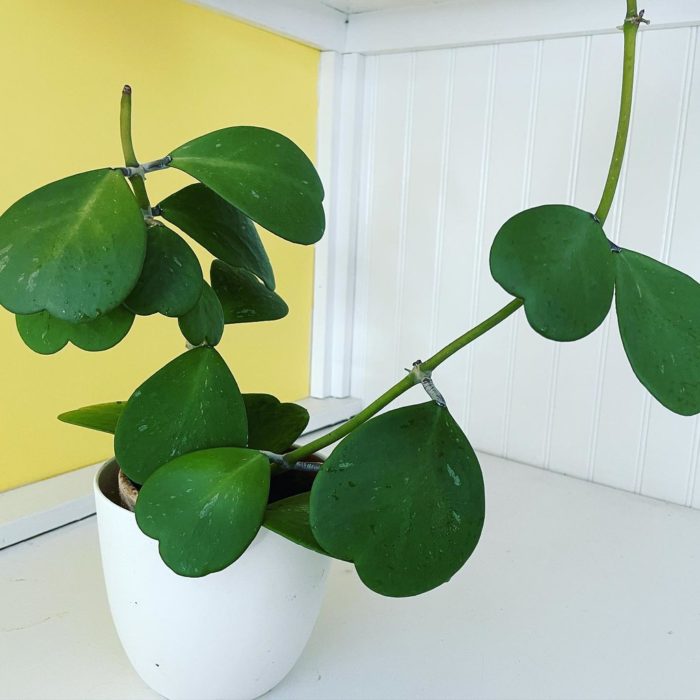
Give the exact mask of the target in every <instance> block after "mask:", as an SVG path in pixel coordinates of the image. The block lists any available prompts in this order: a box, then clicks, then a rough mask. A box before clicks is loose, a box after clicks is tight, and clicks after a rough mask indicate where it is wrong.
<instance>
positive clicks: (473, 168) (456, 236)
mask: <svg viewBox="0 0 700 700" xmlns="http://www.w3.org/2000/svg"><path fill="white" fill-rule="evenodd" d="M453 54H454V66H453V75H452V77H453V84H452V90H451V111H450V115H449V132H448V134H447V138H446V139H445V143H446V145H447V151H446V154H445V160H444V162H443V174H444V176H445V181H444V183H443V186H444V195H443V201H442V210H441V218H440V221H439V222H437V223H439V225H441V230H439V233H438V236H439V237H440V240H441V246H440V251H439V257H438V260H437V264H438V266H437V268H436V271H437V274H436V277H435V282H436V286H435V288H434V290H432V293H433V295H434V296H433V299H432V307H431V311H430V314H431V318H430V320H431V336H430V346H429V348H428V349H427V350H428V351H429V352H431V353H432V352H434V351H435V350H437V349H439V348H441V347H443V346H444V345H446V344H447V343H448V342H450V341H451V340H453V339H454V338H456V337H457V336H459V335H460V334H461V333H463V332H464V330H465V329H466V328H470V327H471V326H473V325H474V323H476V309H475V308H474V307H475V300H476V298H477V295H476V291H477V286H476V280H477V279H478V269H479V265H480V264H481V260H482V255H483V246H482V236H481V232H482V230H483V207H482V205H481V203H482V199H483V192H484V188H485V174H486V172H487V170H486V166H487V163H488V155H489V145H490V137H489V134H490V125H491V114H492V109H493V99H492V96H493V84H494V82H495V69H496V61H495V50H494V49H493V48H492V47H480V48H478V49H473V50H469V51H454V52H453ZM445 299H453V300H454V303H452V304H446V303H444V300H445ZM420 352H421V353H425V354H428V352H427V351H425V350H421V351H420ZM422 359H424V358H422ZM468 359H469V356H468V351H465V352H461V353H458V354H457V355H456V356H453V357H452V358H451V359H450V360H449V361H448V362H446V363H445V364H444V365H442V366H441V368H440V371H439V376H440V380H441V383H443V384H444V385H445V386H446V387H449V393H450V394H451V396H452V397H455V398H453V399H452V401H451V409H452V411H453V413H454V415H455V417H456V419H457V420H458V421H460V422H461V423H462V424H463V423H464V421H465V410H466V406H465V401H464V400H463V399H462V400H460V397H464V396H467V362H468Z"/></svg>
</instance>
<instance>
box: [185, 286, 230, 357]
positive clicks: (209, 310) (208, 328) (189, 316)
mask: <svg viewBox="0 0 700 700" xmlns="http://www.w3.org/2000/svg"><path fill="white" fill-rule="evenodd" d="M177 322H178V325H179V326H180V330H181V331H182V335H184V336H185V338H187V340H189V342H190V343H192V345H202V344H204V343H206V344H207V345H218V343H219V341H220V340H221V336H222V335H223V334H224V310H223V308H221V302H220V301H219V297H217V296H216V293H215V292H214V290H213V289H212V288H211V287H210V286H209V285H208V284H207V283H206V282H204V283H203V286H202V294H201V296H200V297H199V301H198V302H197V303H196V304H195V305H194V307H193V308H191V309H190V310H189V311H188V312H187V313H186V314H185V315H184V316H180V318H179V319H178V321H177Z"/></svg>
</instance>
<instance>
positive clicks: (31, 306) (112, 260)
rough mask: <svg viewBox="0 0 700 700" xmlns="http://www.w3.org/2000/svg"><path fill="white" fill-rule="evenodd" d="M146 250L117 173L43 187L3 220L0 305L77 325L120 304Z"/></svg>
mask: <svg viewBox="0 0 700 700" xmlns="http://www.w3.org/2000/svg"><path fill="white" fill-rule="evenodd" d="M145 253H146V228H145V225H144V222H143V216H142V215H141V210H140V209H139V207H138V204H137V203H136V200H135V199H134V196H133V194H132V192H131V190H130V189H129V186H128V185H127V183H126V180H125V179H124V177H123V176H122V175H121V173H119V172H118V171H116V170H110V169H104V170H93V171H91V172H87V173H82V174H80V175H73V176H72V177H67V178H65V179H63V180H59V181H58V182H53V183H51V184H50V185H46V186H44V187H41V188H40V189H38V190H35V191H34V192H31V193H30V194H28V195H26V196H25V197H23V198H22V199H20V200H19V201H18V202H16V203H15V204H13V205H12V206H11V207H10V208H9V209H8V210H7V211H6V212H5V213H4V214H3V215H2V217H0V304H2V305H3V306H4V307H6V308H7V309H9V310H10V311H12V312H13V313H15V314H33V313H37V312H39V311H48V312H49V313H50V314H51V315H52V316H54V317H56V318H60V319H62V320H64V321H70V322H71V323H78V322H79V321H85V320H87V319H92V318H96V317H97V316H100V315H102V314H104V313H106V312H108V311H111V310H112V309H114V308H116V307H117V306H119V305H120V304H121V303H122V302H123V301H124V299H125V298H126V296H127V294H129V292H130V291H131V289H132V288H133V286H134V285H135V284H136V280H137V279H138V277H139V274H140V272H141V266H142V264H143V260H144V255H145Z"/></svg>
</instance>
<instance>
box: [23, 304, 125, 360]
mask: <svg viewBox="0 0 700 700" xmlns="http://www.w3.org/2000/svg"><path fill="white" fill-rule="evenodd" d="M16 322H17V330H18V331H19V334H20V337H21V338H22V340H23V341H24V342H25V344H26V345H28V346H29V347H30V348H31V349H32V350H34V352H38V353H40V354H42V355H52V354H53V353H55V352H58V351H59V350H61V349H62V348H64V347H65V346H66V344H67V343H68V342H71V343H73V345H75V346H77V347H79V348H80V349H81V350H89V351H91V352H99V351H101V350H109V348H112V347H114V346H115V345H116V344H117V343H119V342H120V341H121V340H123V339H124V338H125V337H126V334H127V333H128V332H129V330H130V329H131V326H132V324H133V322H134V314H132V313H131V311H129V310H128V309H125V308H124V307H123V306H117V308H116V309H114V310H113V311H110V312H108V313H106V314H102V316H98V317H97V318H96V319H94V320H92V321H83V322H82V323H68V321H62V320H61V319H58V318H54V317H53V316H51V314H49V313H47V312H46V311H40V312H39V313H36V314H29V315H28V316H17V317H16Z"/></svg>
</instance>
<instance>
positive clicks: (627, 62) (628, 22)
mask: <svg viewBox="0 0 700 700" xmlns="http://www.w3.org/2000/svg"><path fill="white" fill-rule="evenodd" d="M626 2H627V15H626V17H625V23H624V25H623V31H624V35H625V49H624V63H623V74H622V97H621V100H620V116H619V119H618V126H617V135H616V137H615V146H614V149H613V155H612V160H611V163H610V169H609V172H608V178H607V181H606V183H605V188H604V190H603V195H602V198H601V201H600V205H599V206H598V210H597V211H596V216H597V217H598V219H599V220H600V222H601V223H605V220H606V219H607V217H608V214H609V213H610V207H611V206H612V202H613V199H614V198H615V192H616V191H617V185H618V182H619V180H620V172H621V170H622V162H623V160H624V156H625V149H626V147H627V138H628V135H629V125H630V115H631V112H632V94H633V88H634V63H635V52H636V39H637V31H638V30H639V24H640V22H641V21H646V20H642V16H641V15H640V14H639V13H638V12H637V0H626ZM523 303H524V302H523V300H522V299H513V301H511V302H510V303H508V304H506V306H504V307H503V308H502V309H500V310H499V311H497V312H496V313H495V314H493V316H490V317H489V318H487V319H486V320H485V321H482V322H481V323H480V324H479V325H478V326H474V328H472V329H470V330H468V331H467V332H466V333H464V334H463V335H461V336H460V337H459V338H457V339H456V340H453V341H452V342H451V343H449V345H446V346H445V347H444V348H442V350H439V351H438V352H436V353H435V354H434V355H433V356H432V357H431V358H429V359H428V360H426V361H425V362H422V363H421V365H420V366H421V368H422V369H423V370H425V371H430V370H433V369H435V368H436V367H437V366H438V365H440V364H442V363H443V362H444V361H445V360H446V359H447V358H448V357H451V356H452V355H454V353H456V352H457V351H458V350H461V349H462V348H463V347H465V346H467V345H469V343H471V342H472V341H474V340H476V339H477V338H478V337H480V336H482V335H483V334H484V333H486V332H487V331H489V330H491V329H492V328H494V327H495V326H497V325H498V324H499V323H501V322H502V321H505V319H507V318H508V317H509V316H510V315H511V314H513V313H515V311H517V310H518V309H519V308H520V307H521V306H522V305H523ZM416 382H417V379H416V375H415V374H414V373H411V374H408V375H407V376H406V377H404V378H403V379H401V380H400V381H398V382H397V383H396V384H394V386H392V387H391V388H390V389H388V390H387V391H385V392H384V393H383V394H382V395H381V396H380V397H378V398H377V399H375V400H374V401H373V402H372V403H371V404H369V406H367V408H365V409H364V410H362V411H360V412H359V413H358V414H357V415H356V416H355V417H353V418H351V419H350V420H349V421H347V422H345V423H343V424H342V425H340V426H338V427H337V428H336V429H335V430H332V431H331V432H330V433H328V434H327V435H324V436H323V437H321V438H318V439H317V440H314V441H313V442H310V443H308V444H306V445H304V446H303V447H298V448H297V449H296V450H293V451H292V452H289V453H288V454H286V455H284V461H285V462H286V463H287V464H288V465H290V466H292V467H293V465H294V463H295V462H297V461H299V460H301V459H303V458H304V457H307V456H308V455H310V454H313V453H314V452H316V451H317V450H321V449H323V448H324V447H328V445H331V444H333V443H334V442H336V441H337V440H340V439H341V438H343V437H345V436H346V435H348V434H349V433H351V432H352V431H353V430H355V428H357V427H359V426H360V425H362V424H363V423H364V422H365V421H367V420H369V419H370V418H372V416H374V415H376V414H377V413H379V411H381V410H382V409H383V408H385V407H386V406H388V405H389V404H390V403H391V402H392V401H393V400H394V399H396V398H398V397H399V396H401V394H403V393H404V392H406V391H408V390H409V389H410V388H411V387H412V386H414V385H415V384H416Z"/></svg>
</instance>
